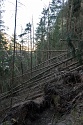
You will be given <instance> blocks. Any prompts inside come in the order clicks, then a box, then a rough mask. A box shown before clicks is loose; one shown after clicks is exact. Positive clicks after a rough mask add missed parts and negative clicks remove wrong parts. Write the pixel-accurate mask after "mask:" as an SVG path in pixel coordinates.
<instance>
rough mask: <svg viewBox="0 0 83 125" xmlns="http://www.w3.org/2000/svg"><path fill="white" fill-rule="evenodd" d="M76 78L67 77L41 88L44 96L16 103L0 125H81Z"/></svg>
mask: <svg viewBox="0 0 83 125" xmlns="http://www.w3.org/2000/svg"><path fill="white" fill-rule="evenodd" d="M75 75H76V76H75ZM80 78H81V77H79V75H78V74H68V75H66V76H64V78H63V81H62V80H61V81H59V82H60V84H56V85H55V86H45V90H44V93H45V95H44V97H39V98H38V99H35V100H30V101H25V102H23V103H18V104H17V105H16V106H14V107H13V108H12V109H11V110H10V111H9V113H7V115H6V117H5V118H4V120H3V122H2V123H1V124H0V125H33V124H34V125H83V82H80V80H81V79H80ZM54 83H55V81H54ZM53 85H54V84H53ZM59 96H60V98H58V97H59ZM51 101H53V103H54V105H55V106H54V105H53V103H51Z"/></svg>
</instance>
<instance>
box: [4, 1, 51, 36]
mask: <svg viewBox="0 0 83 125" xmlns="http://www.w3.org/2000/svg"><path fill="white" fill-rule="evenodd" d="M15 1H16V0H5V2H4V3H5V7H4V9H5V10H6V11H5V13H4V14H3V20H4V22H5V26H6V27H8V28H9V29H7V30H6V32H7V33H8V34H9V35H12V34H14V18H15V17H14V15H15ZM50 1H51V0H18V10H17V29H16V32H17V34H18V35H19V34H21V33H22V32H23V29H25V27H26V24H27V23H29V22H31V23H32V17H33V23H34V27H35V28H34V29H36V27H37V25H36V24H37V23H38V22H39V18H40V17H41V12H42V10H43V8H44V7H47V6H48V5H49V2H50Z"/></svg>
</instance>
